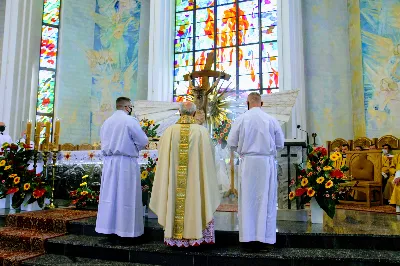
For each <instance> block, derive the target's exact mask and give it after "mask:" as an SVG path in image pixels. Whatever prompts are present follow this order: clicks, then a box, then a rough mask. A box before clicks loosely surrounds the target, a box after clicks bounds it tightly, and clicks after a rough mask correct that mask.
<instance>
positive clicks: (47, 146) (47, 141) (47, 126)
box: [43, 122, 50, 151]
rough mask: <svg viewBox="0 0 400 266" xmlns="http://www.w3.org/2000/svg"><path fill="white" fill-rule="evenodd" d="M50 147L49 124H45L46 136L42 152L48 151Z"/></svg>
mask: <svg viewBox="0 0 400 266" xmlns="http://www.w3.org/2000/svg"><path fill="white" fill-rule="evenodd" d="M49 147H50V122H46V134H45V142H44V148H43V149H44V150H45V151H48V150H49Z"/></svg>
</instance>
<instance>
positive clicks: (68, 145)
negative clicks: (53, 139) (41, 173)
mask: <svg viewBox="0 0 400 266" xmlns="http://www.w3.org/2000/svg"><path fill="white" fill-rule="evenodd" d="M60 146H61V148H60V150H61V151H76V146H75V145H74V144H72V143H64V144H62V145H60Z"/></svg>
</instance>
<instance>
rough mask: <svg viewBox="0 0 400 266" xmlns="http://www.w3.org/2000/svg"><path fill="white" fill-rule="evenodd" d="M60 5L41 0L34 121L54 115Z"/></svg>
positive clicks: (57, 1) (56, 2)
mask: <svg viewBox="0 0 400 266" xmlns="http://www.w3.org/2000/svg"><path fill="white" fill-rule="evenodd" d="M60 7H61V0H43V16H42V40H41V45H40V64H39V82H38V91H37V102H36V122H47V121H50V122H52V121H53V117H54V94H55V84H56V71H57V53H58V31H59V25H60ZM41 134H42V137H43V134H44V130H43V131H42V133H41Z"/></svg>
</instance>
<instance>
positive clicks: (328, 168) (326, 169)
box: [323, 165, 332, 171]
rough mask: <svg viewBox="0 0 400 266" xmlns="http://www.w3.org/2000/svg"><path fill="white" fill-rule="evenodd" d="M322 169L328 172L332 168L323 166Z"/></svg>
mask: <svg viewBox="0 0 400 266" xmlns="http://www.w3.org/2000/svg"><path fill="white" fill-rule="evenodd" d="M323 169H324V171H330V170H332V167H331V166H329V165H327V166H324V168H323Z"/></svg>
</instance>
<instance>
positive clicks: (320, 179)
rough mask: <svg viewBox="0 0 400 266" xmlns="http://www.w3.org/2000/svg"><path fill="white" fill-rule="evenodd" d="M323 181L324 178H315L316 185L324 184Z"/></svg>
mask: <svg viewBox="0 0 400 266" xmlns="http://www.w3.org/2000/svg"><path fill="white" fill-rule="evenodd" d="M324 180H325V178H324V177H323V176H321V177H318V178H317V183H318V184H322V183H323V182H324Z"/></svg>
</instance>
